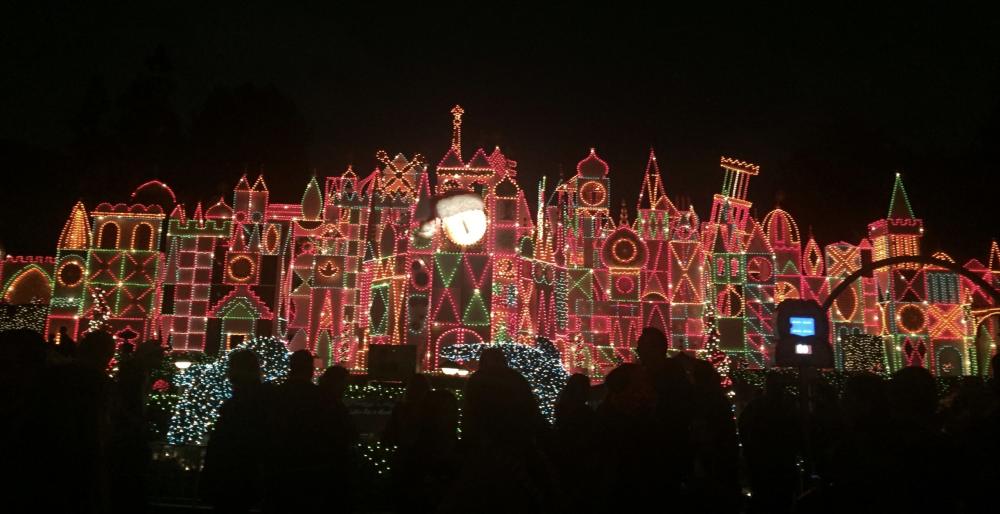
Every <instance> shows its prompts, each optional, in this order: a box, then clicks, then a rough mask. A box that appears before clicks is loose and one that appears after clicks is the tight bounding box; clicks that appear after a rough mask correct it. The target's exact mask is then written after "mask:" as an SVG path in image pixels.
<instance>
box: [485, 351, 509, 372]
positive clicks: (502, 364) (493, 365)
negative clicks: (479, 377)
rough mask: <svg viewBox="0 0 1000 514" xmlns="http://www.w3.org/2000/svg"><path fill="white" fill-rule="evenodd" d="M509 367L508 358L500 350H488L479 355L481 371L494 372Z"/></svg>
mask: <svg viewBox="0 0 1000 514" xmlns="http://www.w3.org/2000/svg"><path fill="white" fill-rule="evenodd" d="M506 367H507V357H506V356H504V354H503V351H501V350H500V349H499V348H486V349H485V350H483V352H482V353H481V354H479V370H480V371H492V370H496V369H503V368H506Z"/></svg>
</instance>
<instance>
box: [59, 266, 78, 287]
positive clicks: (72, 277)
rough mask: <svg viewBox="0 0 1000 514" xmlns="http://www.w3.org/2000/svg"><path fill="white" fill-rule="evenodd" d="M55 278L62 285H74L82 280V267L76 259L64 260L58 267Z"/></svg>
mask: <svg viewBox="0 0 1000 514" xmlns="http://www.w3.org/2000/svg"><path fill="white" fill-rule="evenodd" d="M56 278H57V279H58V280H59V283H60V285H62V286H63V287H76V286H78V285H79V284H80V282H81V281H82V280H83V267H82V266H80V263H79V262H77V261H68V262H65V263H63V265H62V266H60V267H59V272H58V273H57V274H56Z"/></svg>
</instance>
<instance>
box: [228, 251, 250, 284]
mask: <svg viewBox="0 0 1000 514" xmlns="http://www.w3.org/2000/svg"><path fill="white" fill-rule="evenodd" d="M254 268H256V264H255V263H254V262H253V260H252V259H251V258H250V257H247V256H246V255H237V256H235V257H233V258H232V259H230V261H229V278H231V279H232V280H233V281H235V282H246V281H247V280H250V278H251V277H253V273H254Z"/></svg>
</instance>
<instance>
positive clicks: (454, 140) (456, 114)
mask: <svg viewBox="0 0 1000 514" xmlns="http://www.w3.org/2000/svg"><path fill="white" fill-rule="evenodd" d="M463 114H465V110H464V109H462V106H461V105H458V104H456V105H455V107H452V108H451V147H452V148H454V149H455V151H456V152H458V155H462V115H463Z"/></svg>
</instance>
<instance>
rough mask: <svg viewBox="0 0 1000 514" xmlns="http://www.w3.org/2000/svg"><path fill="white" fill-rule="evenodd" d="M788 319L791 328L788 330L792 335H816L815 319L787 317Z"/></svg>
mask: <svg viewBox="0 0 1000 514" xmlns="http://www.w3.org/2000/svg"><path fill="white" fill-rule="evenodd" d="M788 321H789V322H790V323H791V325H792V330H791V331H790V332H791V334H792V335H794V336H800V337H805V336H814V335H816V320H815V319H813V318H797V317H791V318H788Z"/></svg>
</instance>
